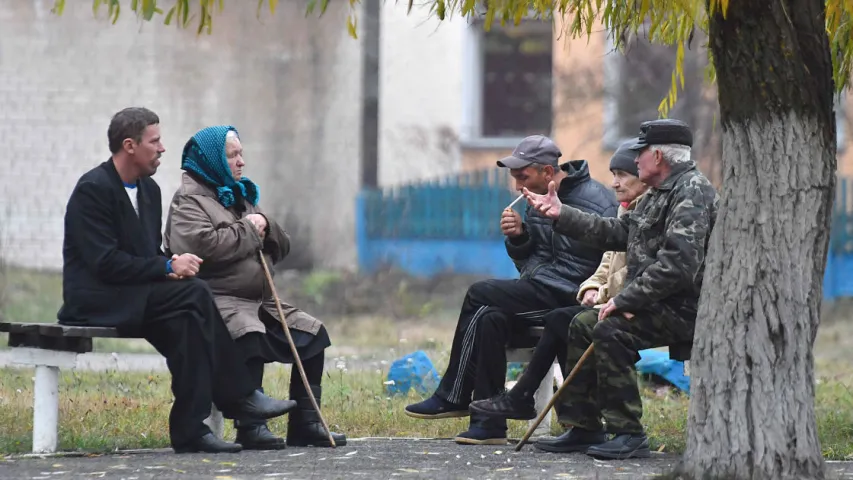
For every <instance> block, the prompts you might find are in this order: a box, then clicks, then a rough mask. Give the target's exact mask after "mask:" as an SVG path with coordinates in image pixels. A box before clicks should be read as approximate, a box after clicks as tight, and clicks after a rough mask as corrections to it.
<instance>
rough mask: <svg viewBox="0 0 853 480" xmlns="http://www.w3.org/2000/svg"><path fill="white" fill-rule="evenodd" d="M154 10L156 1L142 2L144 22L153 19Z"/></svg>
mask: <svg viewBox="0 0 853 480" xmlns="http://www.w3.org/2000/svg"><path fill="white" fill-rule="evenodd" d="M156 8H157V2H156V0H142V17H143V18H144V19H145V20H151V18H153V17H154V11H155V10H156Z"/></svg>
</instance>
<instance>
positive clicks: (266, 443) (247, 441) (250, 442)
mask: <svg viewBox="0 0 853 480" xmlns="http://www.w3.org/2000/svg"><path fill="white" fill-rule="evenodd" d="M234 429H235V430H237V438H236V439H234V443H239V444H240V445H242V446H243V450H282V449H284V448H286V447H287V444H286V443H284V439H283V438H281V437H276V436H275V435H273V433H272V432H270V430H269V428H267V422H248V424H247V423H245V422H240V421H239V420H234Z"/></svg>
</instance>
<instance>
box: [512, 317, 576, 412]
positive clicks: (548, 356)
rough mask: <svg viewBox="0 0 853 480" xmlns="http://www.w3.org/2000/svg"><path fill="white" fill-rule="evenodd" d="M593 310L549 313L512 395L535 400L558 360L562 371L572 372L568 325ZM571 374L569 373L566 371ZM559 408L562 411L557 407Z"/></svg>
mask: <svg viewBox="0 0 853 480" xmlns="http://www.w3.org/2000/svg"><path fill="white" fill-rule="evenodd" d="M590 309H591V307H584V306H581V305H574V306H571V307H564V308H558V309H556V310H552V311H550V312H548V313H547V314H546V315H545V317H544V322H545V331H544V332H543V333H542V338H540V339H539V342H538V343H537V344H536V349H535V350H534V351H533V358H531V359H530V363H528V364H527V369H525V370H524V373H523V374H522V375H521V378H519V379H518V382H517V383H516V384H515V386H514V387H512V390H511V391H510V394H512V395H514V396H518V397H523V398H526V399H532V398H533V394H534V393H536V389H537V388H539V384H540V383H541V382H542V379H543V378H545V374H546V373H548V370H549V369H550V368H551V364H552V363H554V359H555V358H556V359H557V361H558V362H559V364H560V368H563V369H571V368H573V367H574V365H566V353H567V351H568V347H569V325H571V323H572V320H574V318H575V316H577V315H578V314H579V313H581V312H583V311H586V310H590ZM566 374H568V371H566ZM558 408H559V407H558Z"/></svg>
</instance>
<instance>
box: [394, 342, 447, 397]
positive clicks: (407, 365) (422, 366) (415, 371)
mask: <svg viewBox="0 0 853 480" xmlns="http://www.w3.org/2000/svg"><path fill="white" fill-rule="evenodd" d="M439 381H440V379H439V376H438V372H437V371H436V369H435V367H434V366H433V364H432V362H431V361H430V359H429V357H428V356H427V354H426V353H424V351H423V350H418V351H416V352H413V353H410V354H408V355H406V356H404V357H403V358H399V359H397V360H394V363H392V364H391V368H390V369H388V381H387V382H386V383H385V385H386V390H387V391H388V394H389V395H407V394H408V393H409V390H410V389H412V388H414V389H415V391H417V392H418V393H420V394H421V395H426V394H427V393H432V392H433V391H435V389H436V388H438V383H439Z"/></svg>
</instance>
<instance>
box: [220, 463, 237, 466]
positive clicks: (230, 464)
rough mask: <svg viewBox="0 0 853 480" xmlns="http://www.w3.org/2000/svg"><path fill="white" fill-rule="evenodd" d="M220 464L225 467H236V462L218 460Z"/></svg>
mask: <svg viewBox="0 0 853 480" xmlns="http://www.w3.org/2000/svg"><path fill="white" fill-rule="evenodd" d="M219 464H220V465H225V466H226V467H236V466H237V464H236V463H234V462H219Z"/></svg>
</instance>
